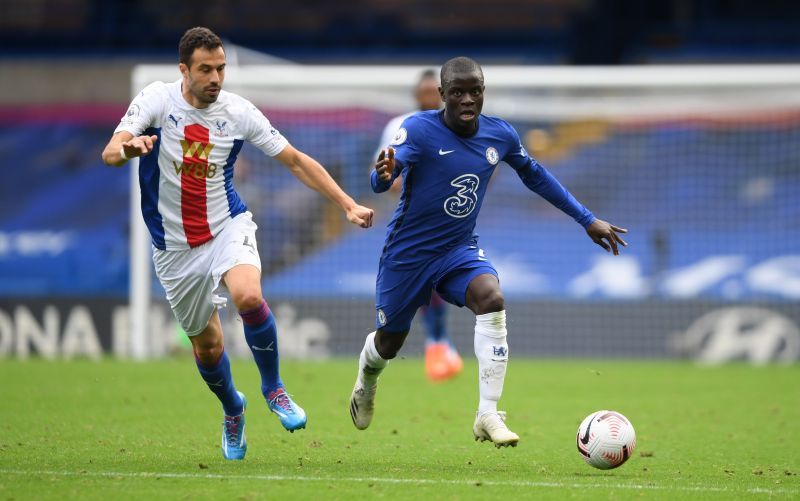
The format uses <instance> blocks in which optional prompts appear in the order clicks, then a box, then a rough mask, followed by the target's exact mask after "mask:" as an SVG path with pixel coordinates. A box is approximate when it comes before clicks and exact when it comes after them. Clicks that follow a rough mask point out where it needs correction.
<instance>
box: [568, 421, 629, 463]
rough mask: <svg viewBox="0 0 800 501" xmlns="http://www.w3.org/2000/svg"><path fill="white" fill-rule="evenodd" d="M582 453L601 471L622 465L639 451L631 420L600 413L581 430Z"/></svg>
mask: <svg viewBox="0 0 800 501" xmlns="http://www.w3.org/2000/svg"><path fill="white" fill-rule="evenodd" d="M575 440H576V442H577V444H578V452H579V453H580V454H581V456H583V459H584V460H585V461H586V462H587V463H589V464H590V465H592V466H594V467H595V468H599V469H601V470H610V469H611V468H616V467H618V466H620V465H622V464H623V463H624V462H625V461H627V460H628V458H629V457H631V454H633V449H635V448H636V431H634V429H633V425H632V424H631V422H630V421H628V418H626V417H625V416H623V415H622V414H620V413H619V412H616V411H608V410H603V411H597V412H593V413H591V414H589V415H588V416H586V419H584V420H583V422H581V425H580V426H579V427H578V435H577V437H576V439H575Z"/></svg>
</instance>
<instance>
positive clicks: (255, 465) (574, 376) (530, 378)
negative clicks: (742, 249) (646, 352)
mask: <svg viewBox="0 0 800 501" xmlns="http://www.w3.org/2000/svg"><path fill="white" fill-rule="evenodd" d="M355 360H356V359H355V356H354V357H353V358H352V359H349V360H333V361H327V362H284V363H283V365H282V373H283V377H284V381H285V382H286V383H287V387H288V389H289V391H290V393H292V394H293V395H294V396H295V398H296V399H297V401H298V402H299V403H300V404H301V405H302V406H304V407H305V409H306V411H307V412H308V414H309V423H308V428H307V429H305V430H301V431H299V432H296V433H294V434H290V433H288V432H286V431H284V430H283V429H282V428H281V427H280V425H279V423H278V420H277V418H276V417H275V416H273V415H271V414H269V413H268V411H267V410H266V405H265V404H264V403H263V400H262V399H261V397H260V393H259V381H258V373H257V371H256V369H255V366H254V365H253V364H252V363H251V362H249V361H237V362H235V363H234V366H233V367H234V376H235V380H236V383H237V386H238V387H239V389H241V390H242V391H244V392H245V393H246V394H247V395H248V397H249V409H248V413H247V438H248V445H249V450H248V453H247V458H246V459H245V460H244V461H238V462H228V461H225V460H223V459H222V456H221V453H220V450H219V436H220V420H221V410H220V407H219V405H218V403H217V401H216V400H215V398H214V397H213V395H212V394H211V393H210V392H209V391H208V390H207V389H206V387H205V385H204V384H202V382H201V380H200V378H199V377H198V376H197V374H196V369H195V367H194V363H193V362H192V360H191V359H189V358H180V359H173V360H166V361H157V362H147V363H134V362H115V361H110V360H109V361H102V362H98V363H93V362H89V361H76V362H43V361H39V360H31V361H13V360H3V361H0V499H2V500H7V499H42V498H45V499H47V498H49V499H53V498H92V499H100V498H103V499H132V498H139V499H148V498H169V499H176V498H180V499H267V498H268V499H277V498H279V496H285V497H287V498H291V499H309V498H317V499H354V498H357V497H370V498H372V497H382V498H391V499H397V498H400V499H418V500H419V499H479V498H483V499H504V498H508V499H520V498H530V499H534V498H535V499H564V498H602V499H608V498H624V499H627V498H633V497H637V498H638V497H645V498H649V499H654V498H655V499H676V498H688V499H708V498H714V499H720V498H722V499H742V498H756V499H764V498H772V497H775V498H798V497H800V452H799V449H798V442H800V365H794V366H789V367H774V366H771V367H760V368H754V367H749V366H745V365H729V366H723V367H715V368H708V367H697V366H694V365H692V364H689V363H674V362H656V361H652V362H641V361H640V362H627V361H595V360H578V361H553V360H522V359H512V360H511V362H510V365H509V372H508V377H507V379H506V388H505V393H504V396H503V400H502V401H501V408H503V409H505V410H506V411H507V412H508V416H509V418H508V422H509V425H510V427H511V429H512V430H514V431H516V432H517V433H518V434H519V435H520V437H521V440H520V444H519V447H517V448H515V449H512V448H507V449H495V448H494V447H492V446H491V445H490V444H488V443H478V442H474V441H473V439H472V433H471V426H472V420H473V413H474V409H475V407H476V404H477V402H476V401H477V394H476V393H477V388H476V383H475V380H476V379H477V377H476V368H475V364H474V362H470V361H468V362H467V364H466V366H465V371H464V373H463V374H462V375H461V376H460V377H458V378H457V379H456V380H454V381H451V382H446V383H442V384H431V383H428V382H427V381H426V380H425V378H424V376H423V369H422V362H421V361H420V360H418V359H399V360H396V361H394V362H392V364H390V366H389V367H388V369H387V370H386V372H384V375H383V376H382V377H381V382H380V388H379V391H378V397H377V408H376V415H375V419H374V421H373V423H372V426H371V428H370V429H369V430H367V431H358V430H356V429H355V428H354V427H353V425H352V423H351V422H350V416H349V414H348V405H347V404H348V398H349V394H350V390H351V387H352V382H353V377H354V375H355V368H356V365H355V364H356V361H355ZM604 408H608V409H614V410H618V411H620V412H622V413H623V414H625V415H626V416H628V418H630V419H631V421H632V422H633V424H634V426H635V428H636V432H637V438H638V445H637V449H636V451H635V452H634V455H633V457H632V458H631V459H630V460H629V461H628V462H627V463H626V464H625V465H623V466H622V467H621V468H619V469H616V470H611V471H605V472H604V471H600V470H595V469H592V468H591V467H589V466H588V465H586V464H584V463H583V461H582V459H581V457H580V455H579V454H578V452H577V451H576V448H575V432H576V429H577V426H578V424H579V422H580V421H581V419H582V418H583V417H585V416H586V415H588V414H589V413H590V412H593V411H596V410H599V409H604Z"/></svg>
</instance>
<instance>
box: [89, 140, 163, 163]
mask: <svg viewBox="0 0 800 501" xmlns="http://www.w3.org/2000/svg"><path fill="white" fill-rule="evenodd" d="M156 141H158V136H137V137H133V134H131V133H130V132H127V131H122V132H117V133H116V134H114V135H113V136H111V141H109V142H108V144H107V145H106V147H105V149H103V155H102V156H103V162H104V163H105V164H106V165H111V166H114V167H121V166H123V165H125V163H126V162H127V161H128V160H129V159H131V158H134V157H141V156H144V155H147V154H148V153H150V152H151V151H153V145H154V144H155V142H156Z"/></svg>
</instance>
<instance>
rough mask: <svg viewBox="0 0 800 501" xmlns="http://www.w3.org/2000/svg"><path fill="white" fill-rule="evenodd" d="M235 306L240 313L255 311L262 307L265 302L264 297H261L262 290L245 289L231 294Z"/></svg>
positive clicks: (256, 288) (255, 288) (254, 288)
mask: <svg viewBox="0 0 800 501" xmlns="http://www.w3.org/2000/svg"><path fill="white" fill-rule="evenodd" d="M231 299H233V304H235V305H236V309H237V310H239V311H247V310H254V309H256V308H259V307H260V306H261V303H263V302H264V297H263V296H262V295H261V290H260V289H259V288H258V287H253V288H245V289H242V290H238V291H236V292H232V293H231Z"/></svg>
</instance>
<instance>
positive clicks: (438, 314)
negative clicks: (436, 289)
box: [422, 296, 450, 343]
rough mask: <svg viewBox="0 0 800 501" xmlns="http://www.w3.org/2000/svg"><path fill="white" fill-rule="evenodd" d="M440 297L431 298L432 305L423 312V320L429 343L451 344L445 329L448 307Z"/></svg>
mask: <svg viewBox="0 0 800 501" xmlns="http://www.w3.org/2000/svg"><path fill="white" fill-rule="evenodd" d="M446 304H447V303H445V302H444V301H443V300H442V299H440V298H439V297H438V296H434V297H431V304H430V305H428V306H426V307H425V308H424V309H423V311H422V320H423V322H425V327H426V332H427V342H428V343H450V339H449V338H448V337H447V330H446V329H445V313H446V308H447V306H446Z"/></svg>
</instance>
